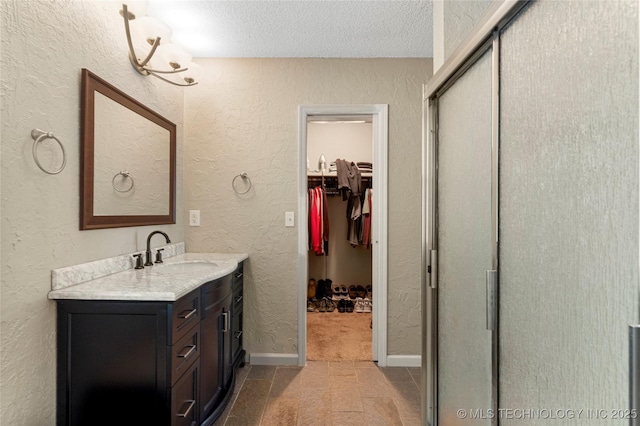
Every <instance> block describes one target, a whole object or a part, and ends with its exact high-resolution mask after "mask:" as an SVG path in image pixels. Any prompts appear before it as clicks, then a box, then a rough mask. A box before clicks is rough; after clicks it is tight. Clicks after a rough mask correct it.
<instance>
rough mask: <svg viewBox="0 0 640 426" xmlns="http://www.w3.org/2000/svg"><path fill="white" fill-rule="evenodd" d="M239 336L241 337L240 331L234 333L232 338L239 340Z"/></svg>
mask: <svg viewBox="0 0 640 426" xmlns="http://www.w3.org/2000/svg"><path fill="white" fill-rule="evenodd" d="M240 336H242V331H236V335H235V336H233V337H235V338H236V339H239V338H240Z"/></svg>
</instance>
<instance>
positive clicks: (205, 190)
mask: <svg viewBox="0 0 640 426" xmlns="http://www.w3.org/2000/svg"><path fill="white" fill-rule="evenodd" d="M199 63H200V64H201V65H202V66H203V67H204V68H205V71H206V74H207V76H208V80H207V81H205V82H203V83H202V84H201V86H199V87H198V89H197V90H194V91H188V92H186V94H185V95H186V96H185V105H186V111H187V113H186V114H185V127H186V128H187V131H186V133H185V141H186V143H185V159H186V160H185V171H187V170H188V172H186V173H185V209H199V210H201V223H202V226H201V227H199V228H187V229H186V230H185V241H186V244H187V250H188V251H242V252H248V253H249V254H250V256H251V257H250V259H249V261H248V268H247V273H246V276H247V280H246V281H245V283H246V284H247V285H246V287H247V290H246V296H245V301H246V305H245V306H246V309H245V319H246V330H247V333H246V336H247V338H246V340H245V342H246V344H247V349H248V351H249V352H254V353H297V347H296V346H297V322H298V319H297V306H296V300H297V299H296V293H297V283H296V268H297V230H296V228H285V227H284V212H285V211H295V210H296V208H297V191H298V188H297V176H298V174H297V151H298V135H297V133H298V132H297V125H298V110H297V109H298V106H299V105H301V104H308V105H310V104H372V103H385V104H389V293H388V296H389V302H388V303H389V305H388V306H389V329H388V333H389V335H388V344H389V349H388V352H389V353H390V354H419V353H420V338H419V336H420V247H421V238H420V232H419V229H420V223H421V201H420V196H419V194H420V173H421V163H420V161H421V160H420V159H421V108H422V107H421V97H422V96H421V93H422V90H421V85H422V84H423V83H424V82H426V81H427V79H428V77H429V76H430V73H431V61H430V60H427V59H376V60H373V59H353V60H351V59H208V60H201V61H199ZM303 166H304V165H303ZM241 172H247V173H248V175H249V177H250V178H251V180H252V182H253V188H252V189H251V191H250V192H249V193H248V194H245V195H242V196H240V195H236V194H235V193H234V192H233V190H232V188H231V181H232V179H233V177H234V176H236V175H237V174H239V173H241ZM296 223H297V224H299V223H300V218H299V217H297V218H296Z"/></svg>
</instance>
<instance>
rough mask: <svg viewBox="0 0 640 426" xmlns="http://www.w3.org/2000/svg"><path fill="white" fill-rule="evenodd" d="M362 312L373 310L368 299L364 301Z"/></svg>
mask: <svg viewBox="0 0 640 426" xmlns="http://www.w3.org/2000/svg"><path fill="white" fill-rule="evenodd" d="M362 305H363V306H362V312H371V311H372V310H373V308H372V307H371V300H369V298H368V297H365V298H364V300H363V301H362Z"/></svg>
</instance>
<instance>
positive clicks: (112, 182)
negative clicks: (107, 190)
mask: <svg viewBox="0 0 640 426" xmlns="http://www.w3.org/2000/svg"><path fill="white" fill-rule="evenodd" d="M118 176H122V177H123V179H126V178H129V179H131V185H129V187H128V188H127V189H118V188H117V187H116V178H117V177H118ZM134 185H135V182H134V181H133V177H132V176H131V173H129V172H128V171H126V170H123V171H121V172H118V173H116V174H115V176H114V177H113V179H111V186H113V189H115V190H116V191H118V192H129V191H131V190H132V189H133V186H134Z"/></svg>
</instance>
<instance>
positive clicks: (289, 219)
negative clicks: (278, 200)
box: [284, 212, 295, 227]
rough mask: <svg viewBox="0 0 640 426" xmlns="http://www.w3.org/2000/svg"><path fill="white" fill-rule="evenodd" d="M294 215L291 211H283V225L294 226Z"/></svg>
mask: <svg viewBox="0 0 640 426" xmlns="http://www.w3.org/2000/svg"><path fill="white" fill-rule="evenodd" d="M294 218H295V216H294V213H293V212H284V226H286V227H292V226H295V219H294Z"/></svg>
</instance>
